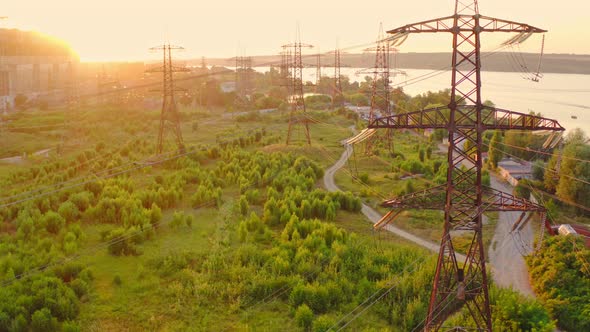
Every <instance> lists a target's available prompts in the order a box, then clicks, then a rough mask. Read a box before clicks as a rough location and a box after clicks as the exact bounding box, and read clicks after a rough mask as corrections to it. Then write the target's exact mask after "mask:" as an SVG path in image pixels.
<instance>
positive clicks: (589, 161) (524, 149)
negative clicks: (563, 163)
mask: <svg viewBox="0 0 590 332" xmlns="http://www.w3.org/2000/svg"><path fill="white" fill-rule="evenodd" d="M497 143H498V144H501V145H504V146H508V147H511V148H515V149H519V150H522V151H528V152H534V153H538V154H542V155H546V156H553V155H554V154H553V153H550V152H545V151H540V150H535V149H531V148H529V147H524V148H523V147H521V146H516V145H512V144H507V143H504V142H497ZM561 158H562V159H569V160H575V161H579V162H583V163H590V160H588V159H580V158H574V157H567V156H563V155H562V156H561Z"/></svg>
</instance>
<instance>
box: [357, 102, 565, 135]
mask: <svg viewBox="0 0 590 332" xmlns="http://www.w3.org/2000/svg"><path fill="white" fill-rule="evenodd" d="M477 113H478V109H477V107H476V106H474V105H460V106H457V109H456V113H455V127H456V128H457V129H461V128H466V129H472V128H474V127H475V126H476V122H477ZM481 113H482V122H483V127H484V130H510V129H518V130H549V131H563V130H565V129H564V128H563V127H562V126H561V125H560V124H559V122H557V121H556V120H552V119H548V118H544V117H542V116H537V115H532V114H526V113H519V112H514V111H509V110H504V109H500V108H495V107H489V106H482V107H481ZM448 125H449V108H448V107H447V106H440V107H434V108H428V109H424V110H420V111H414V112H408V113H400V114H395V115H392V116H386V117H381V118H377V119H375V120H373V121H372V122H371V123H369V125H368V128H392V129H444V128H447V127H448Z"/></svg>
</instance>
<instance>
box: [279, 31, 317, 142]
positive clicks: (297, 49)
mask: <svg viewBox="0 0 590 332" xmlns="http://www.w3.org/2000/svg"><path fill="white" fill-rule="evenodd" d="M304 47H305V48H312V47H313V46H312V45H309V44H304V43H302V42H301V39H300V37H299V31H298V32H297V38H296V41H295V42H294V43H292V44H287V45H283V49H289V50H292V51H293V53H292V54H293V58H292V60H293V61H292V63H291V74H292V77H291V78H292V80H291V88H292V90H291V91H290V93H291V96H290V97H289V101H290V103H291V114H290V115H289V129H288V131H287V145H289V143H291V137H292V135H293V127H294V126H296V125H302V126H303V127H304V130H305V138H306V141H307V144H308V145H311V134H310V132H309V122H310V121H309V119H308V118H307V112H306V110H305V98H304V95H303V61H302V57H301V49H302V48H304Z"/></svg>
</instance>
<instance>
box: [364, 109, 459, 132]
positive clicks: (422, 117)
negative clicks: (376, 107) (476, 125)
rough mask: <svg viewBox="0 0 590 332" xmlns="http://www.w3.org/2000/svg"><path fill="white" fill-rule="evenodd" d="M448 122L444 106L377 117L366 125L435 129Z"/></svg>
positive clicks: (372, 126) (444, 126) (371, 126)
mask: <svg viewBox="0 0 590 332" xmlns="http://www.w3.org/2000/svg"><path fill="white" fill-rule="evenodd" d="M445 110H446V112H445ZM448 123H449V116H448V107H446V106H444V107H435V108H429V109H424V110H421V111H415V112H408V113H400V114H395V115H392V116H386V117H381V118H377V119H375V120H374V121H372V122H371V123H369V126H368V127H369V128H394V129H429V128H434V129H436V128H447V126H448Z"/></svg>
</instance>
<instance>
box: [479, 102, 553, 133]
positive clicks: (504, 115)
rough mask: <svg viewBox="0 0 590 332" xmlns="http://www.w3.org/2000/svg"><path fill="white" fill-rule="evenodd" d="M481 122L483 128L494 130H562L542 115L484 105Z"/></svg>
mask: <svg viewBox="0 0 590 332" xmlns="http://www.w3.org/2000/svg"><path fill="white" fill-rule="evenodd" d="M482 115H483V119H482V121H483V124H484V127H485V129H494V130H509V129H520V130H551V131H564V130H565V128H563V127H562V126H561V125H560V124H559V122H557V121H556V120H552V119H548V118H544V117H542V116H537V115H532V114H525V113H518V112H514V111H509V110H504V109H499V108H495V107H489V106H484V107H483V109H482Z"/></svg>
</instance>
